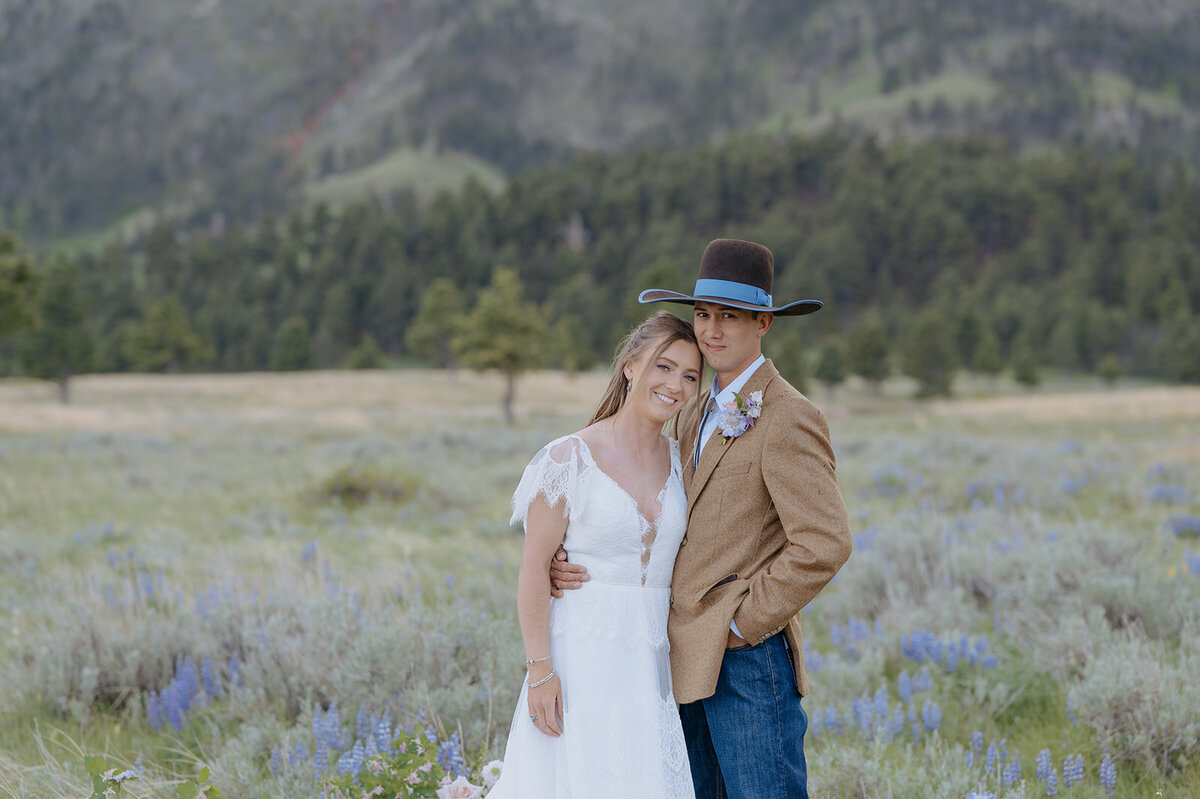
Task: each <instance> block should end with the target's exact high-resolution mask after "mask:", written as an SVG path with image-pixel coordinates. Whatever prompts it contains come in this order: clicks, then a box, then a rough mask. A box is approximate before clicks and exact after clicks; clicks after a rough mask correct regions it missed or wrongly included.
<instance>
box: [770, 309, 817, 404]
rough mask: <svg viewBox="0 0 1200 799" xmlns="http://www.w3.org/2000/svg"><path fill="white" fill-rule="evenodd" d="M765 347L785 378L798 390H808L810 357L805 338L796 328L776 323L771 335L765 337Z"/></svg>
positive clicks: (802, 391) (803, 391)
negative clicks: (806, 354) (805, 347)
mask: <svg viewBox="0 0 1200 799" xmlns="http://www.w3.org/2000/svg"><path fill="white" fill-rule="evenodd" d="M763 349H764V350H765V351H766V353H767V354H768V355H769V356H770V358H771V362H772V363H774V364H775V368H776V369H778V370H779V374H781V375H783V377H784V379H785V380H787V381H788V382H789V383H791V384H792V385H793V386H795V388H796V390H797V391H800V392H801V393H805V392H807V391H808V359H807V358H806V357H805V352H804V338H803V337H802V336H801V335H800V332H799V331H798V330H796V329H795V328H791V329H788V328H786V327H785V326H783V325H776V326H775V327H773V328H772V329H771V335H769V336H767V337H766V338H764V339H763Z"/></svg>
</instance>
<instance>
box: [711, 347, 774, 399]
mask: <svg viewBox="0 0 1200 799" xmlns="http://www.w3.org/2000/svg"><path fill="white" fill-rule="evenodd" d="M766 362H767V356H765V355H763V354H761V353H760V354H759V356H758V358H757V359H755V361H754V363H752V364H750V365H749V366H747V367H746V368H745V370H743V371H742V373H741V374H740V375H738V376H737V377H735V378H734V379H733V380H732V381H730V383H729V385H727V386H725V389H724V390H723V391H721V392H719V393H718V391H717V376H716V375H713V381H712V386H711V387H710V388H709V389H708V393H709V396H715V397H716V398H717V405H723V404H724V403H726V402H733V395H734V393H735V392H738V391H741V390H742V386H744V385H746V383H747V382H748V381H749V380H750V376H751V375H753V374H754V373H755V372H757V371H758V367H760V366H762V365H763V364H764V363H766Z"/></svg>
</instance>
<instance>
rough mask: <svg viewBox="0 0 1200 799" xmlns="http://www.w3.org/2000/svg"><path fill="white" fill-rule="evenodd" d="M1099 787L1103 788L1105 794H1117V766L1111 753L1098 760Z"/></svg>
mask: <svg viewBox="0 0 1200 799" xmlns="http://www.w3.org/2000/svg"><path fill="white" fill-rule="evenodd" d="M1100 787H1101V788H1103V789H1104V795H1105V796H1116V794H1117V767H1116V764H1114V763H1113V759H1112V756H1111V755H1105V756H1104V759H1103V760H1101V761H1100Z"/></svg>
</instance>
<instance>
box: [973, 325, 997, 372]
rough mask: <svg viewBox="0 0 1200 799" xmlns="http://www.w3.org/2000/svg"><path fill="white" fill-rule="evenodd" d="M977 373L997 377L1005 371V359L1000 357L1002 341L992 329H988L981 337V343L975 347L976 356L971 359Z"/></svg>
mask: <svg viewBox="0 0 1200 799" xmlns="http://www.w3.org/2000/svg"><path fill="white" fill-rule="evenodd" d="M971 363H972V364H973V365H974V366H975V371H976V372H979V373H980V374H983V375H987V376H988V377H995V376H996V375H998V374H1000V373H1001V372H1003V371H1004V358H1003V357H1001V355H1000V339H998V338H996V334H995V333H993V332H992V330H991V328H986V329H985V330H984V331H983V332H982V333H980V335H979V343H978V344H977V345H975V354H974V355H973V356H972V357H971Z"/></svg>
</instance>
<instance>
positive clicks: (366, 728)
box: [354, 705, 373, 738]
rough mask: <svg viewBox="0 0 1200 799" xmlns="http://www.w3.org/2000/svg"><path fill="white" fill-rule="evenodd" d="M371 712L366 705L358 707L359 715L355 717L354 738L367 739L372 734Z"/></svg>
mask: <svg viewBox="0 0 1200 799" xmlns="http://www.w3.org/2000/svg"><path fill="white" fill-rule="evenodd" d="M372 726H373V725H372V724H371V711H369V710H367V706H366V705H359V706H358V713H357V714H356V715H355V716H354V736H355V737H356V738H366V737H367V736H368V735H370V734H371V727H372Z"/></svg>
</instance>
